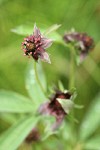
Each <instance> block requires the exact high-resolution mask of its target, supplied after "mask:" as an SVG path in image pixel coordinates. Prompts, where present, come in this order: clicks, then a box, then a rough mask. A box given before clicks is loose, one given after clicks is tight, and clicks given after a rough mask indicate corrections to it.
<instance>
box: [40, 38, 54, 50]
mask: <svg viewBox="0 0 100 150" xmlns="http://www.w3.org/2000/svg"><path fill="white" fill-rule="evenodd" d="M52 42H53V41H52V40H51V39H47V38H42V39H41V43H42V48H44V49H46V48H48V47H50V46H51V45H52Z"/></svg>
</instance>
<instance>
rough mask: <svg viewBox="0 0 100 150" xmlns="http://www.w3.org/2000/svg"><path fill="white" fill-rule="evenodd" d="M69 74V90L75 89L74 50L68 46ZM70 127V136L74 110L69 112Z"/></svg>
mask: <svg viewBox="0 0 100 150" xmlns="http://www.w3.org/2000/svg"><path fill="white" fill-rule="evenodd" d="M70 57H71V58H70V73H69V90H71V89H72V88H74V87H75V65H76V64H75V50H74V48H73V47H72V46H70ZM71 116H72V118H71V120H70V121H71V126H72V135H73V134H74V135H75V122H74V108H73V109H72V111H71ZM73 137H74V136H72V148H73V146H74V145H75V139H74V138H73Z"/></svg>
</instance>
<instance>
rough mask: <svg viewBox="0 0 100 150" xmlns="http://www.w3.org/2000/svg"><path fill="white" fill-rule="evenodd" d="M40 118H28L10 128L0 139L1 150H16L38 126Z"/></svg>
mask: <svg viewBox="0 0 100 150" xmlns="http://www.w3.org/2000/svg"><path fill="white" fill-rule="evenodd" d="M39 119H40V118H39V117H34V116H29V115H28V116H27V117H25V118H23V119H21V120H19V121H18V122H17V123H16V124H15V125H13V126H12V127H11V128H9V129H8V130H7V131H6V132H5V133H4V134H3V135H2V136H1V138H0V150H7V149H8V150H15V149H17V148H18V147H19V146H20V144H21V143H22V142H23V141H24V139H25V138H26V136H27V135H28V134H29V133H30V131H31V130H32V129H33V128H34V127H35V126H36V124H37V122H38V121H39Z"/></svg>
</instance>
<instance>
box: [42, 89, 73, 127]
mask: <svg viewBox="0 0 100 150" xmlns="http://www.w3.org/2000/svg"><path fill="white" fill-rule="evenodd" d="M70 98H71V93H69V92H67V91H65V92H61V91H59V90H57V91H56V93H55V94H54V95H53V96H52V97H51V98H50V101H49V102H46V103H44V104H42V105H41V106H40V108H39V112H40V113H41V114H44V115H51V116H54V117H55V118H56V123H55V124H54V125H53V127H52V128H53V129H55V128H57V127H58V126H59V125H60V124H61V123H62V121H63V119H64V117H65V115H67V113H66V112H65V110H64V109H63V107H62V106H61V104H60V103H59V101H58V100H57V99H62V100H66V99H67V100H68V99H69V100H70Z"/></svg>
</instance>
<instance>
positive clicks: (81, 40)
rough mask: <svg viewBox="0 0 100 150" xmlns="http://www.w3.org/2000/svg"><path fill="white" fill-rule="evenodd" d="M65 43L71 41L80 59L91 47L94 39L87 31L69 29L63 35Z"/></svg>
mask: <svg viewBox="0 0 100 150" xmlns="http://www.w3.org/2000/svg"><path fill="white" fill-rule="evenodd" d="M63 39H64V41H65V42H66V43H72V44H73V45H74V47H75V48H76V49H77V50H78V52H79V54H80V58H81V60H82V59H83V58H84V57H85V56H86V55H87V53H88V52H89V51H90V50H92V49H93V47H94V40H93V39H92V38H91V37H90V36H88V35H87V33H78V32H75V31H71V32H69V33H66V34H65V35H64V36H63Z"/></svg>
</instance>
